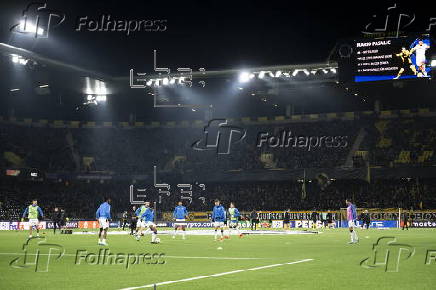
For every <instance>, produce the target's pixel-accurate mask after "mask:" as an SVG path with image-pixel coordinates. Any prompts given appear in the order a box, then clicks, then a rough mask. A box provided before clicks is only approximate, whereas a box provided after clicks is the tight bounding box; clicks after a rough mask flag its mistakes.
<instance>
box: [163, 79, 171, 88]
mask: <svg viewBox="0 0 436 290" xmlns="http://www.w3.org/2000/svg"><path fill="white" fill-rule="evenodd" d="M169 82H170V81H169V80H168V78H164V79H163V80H162V84H163V85H164V86H167V85H168V84H169Z"/></svg>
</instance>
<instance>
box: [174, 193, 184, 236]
mask: <svg viewBox="0 0 436 290" xmlns="http://www.w3.org/2000/svg"><path fill="white" fill-rule="evenodd" d="M187 216H188V211H187V210H186V207H184V206H183V203H182V202H181V201H179V202H178V205H177V206H176V207H175V208H174V212H173V218H174V219H175V223H174V234H173V239H175V238H176V235H177V230H178V229H180V230H181V231H182V239H183V240H184V239H186V237H185V235H186V217H187Z"/></svg>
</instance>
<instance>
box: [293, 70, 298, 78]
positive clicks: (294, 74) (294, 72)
mask: <svg viewBox="0 0 436 290" xmlns="http://www.w3.org/2000/svg"><path fill="white" fill-rule="evenodd" d="M297 74H298V69H296V70H294V71H293V72H292V76H293V77H295V76H296V75H297Z"/></svg>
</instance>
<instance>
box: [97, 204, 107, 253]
mask: <svg viewBox="0 0 436 290" xmlns="http://www.w3.org/2000/svg"><path fill="white" fill-rule="evenodd" d="M104 200H105V202H103V203H102V204H100V206H99V207H98V209H97V212H96V213H95V217H96V219H97V220H98V223H99V224H100V232H99V233H98V244H99V245H100V246H107V243H106V237H107V230H108V228H109V220H110V219H111V205H110V203H111V199H110V198H105V199H104Z"/></svg>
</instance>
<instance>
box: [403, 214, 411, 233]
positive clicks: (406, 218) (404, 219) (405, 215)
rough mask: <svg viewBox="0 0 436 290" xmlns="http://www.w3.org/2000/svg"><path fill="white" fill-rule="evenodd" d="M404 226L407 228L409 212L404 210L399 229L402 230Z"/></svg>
mask: <svg viewBox="0 0 436 290" xmlns="http://www.w3.org/2000/svg"><path fill="white" fill-rule="evenodd" d="M404 228H406V229H407V230H409V214H408V213H407V212H405V213H404V216H403V226H402V228H401V229H402V230H403V231H404Z"/></svg>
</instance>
